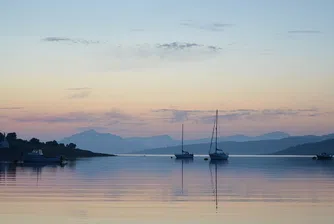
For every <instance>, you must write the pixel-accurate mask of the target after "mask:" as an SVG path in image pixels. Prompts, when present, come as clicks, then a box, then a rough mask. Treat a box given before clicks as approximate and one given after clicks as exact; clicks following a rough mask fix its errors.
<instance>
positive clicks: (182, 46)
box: [157, 42, 221, 51]
mask: <svg viewBox="0 0 334 224" xmlns="http://www.w3.org/2000/svg"><path fill="white" fill-rule="evenodd" d="M157 48H161V49H164V50H176V51H180V50H189V49H194V48H197V49H201V48H202V49H207V50H213V51H218V50H221V48H220V47H218V46H212V45H210V46H206V45H203V44H197V43H187V42H172V43H165V44H157Z"/></svg>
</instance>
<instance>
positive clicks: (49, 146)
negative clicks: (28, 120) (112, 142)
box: [0, 133, 113, 161]
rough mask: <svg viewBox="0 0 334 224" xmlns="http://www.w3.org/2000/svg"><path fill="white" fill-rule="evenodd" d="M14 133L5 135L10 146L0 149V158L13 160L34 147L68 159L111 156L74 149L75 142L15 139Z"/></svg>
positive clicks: (46, 153)
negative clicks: (68, 144) (66, 144)
mask: <svg viewBox="0 0 334 224" xmlns="http://www.w3.org/2000/svg"><path fill="white" fill-rule="evenodd" d="M10 134H11V135H10ZM14 134H15V133H8V135H9V137H8V135H7V140H8V142H9V145H10V148H9V149H4V150H1V151H0V160H3V161H6V160H7V161H13V160H16V159H20V158H21V154H22V153H23V154H26V153H29V152H31V151H32V150H34V149H42V150H43V153H44V155H45V156H60V155H63V156H65V157H67V158H68V159H76V158H84V157H99V156H113V155H110V154H103V153H94V152H91V151H88V150H82V149H76V148H75V147H76V145H75V144H72V145H71V147H66V146H65V145H64V144H58V143H57V141H49V142H46V143H42V142H40V141H39V140H38V139H37V138H32V139H31V140H30V141H27V140H22V139H17V138H16V134H15V135H14Z"/></svg>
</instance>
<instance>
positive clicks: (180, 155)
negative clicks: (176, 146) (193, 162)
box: [174, 124, 194, 159]
mask: <svg viewBox="0 0 334 224" xmlns="http://www.w3.org/2000/svg"><path fill="white" fill-rule="evenodd" d="M174 155H175V157H176V159H193V158H194V154H192V153H189V152H187V151H185V150H183V124H182V144H181V153H178V154H174Z"/></svg>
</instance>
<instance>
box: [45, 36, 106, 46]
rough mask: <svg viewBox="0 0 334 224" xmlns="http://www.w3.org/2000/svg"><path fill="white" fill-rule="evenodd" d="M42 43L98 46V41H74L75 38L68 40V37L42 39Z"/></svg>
mask: <svg viewBox="0 0 334 224" xmlns="http://www.w3.org/2000/svg"><path fill="white" fill-rule="evenodd" d="M42 41H45V42H59V43H61V42H65V43H72V44H85V45H88V44H99V43H101V42H100V41H95V40H86V39H79V38H78V39H75V38H69V37H46V38H43V39H42Z"/></svg>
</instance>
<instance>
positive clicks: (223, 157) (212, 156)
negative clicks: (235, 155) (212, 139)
mask: <svg viewBox="0 0 334 224" xmlns="http://www.w3.org/2000/svg"><path fill="white" fill-rule="evenodd" d="M209 155H210V159H211V160H228V157H229V155H228V154H226V153H216V152H215V153H210V154H209Z"/></svg>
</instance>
